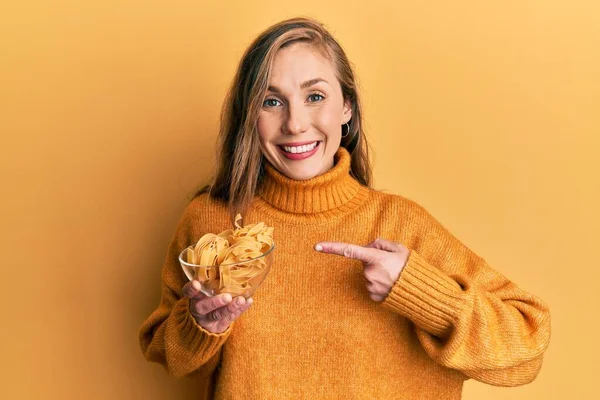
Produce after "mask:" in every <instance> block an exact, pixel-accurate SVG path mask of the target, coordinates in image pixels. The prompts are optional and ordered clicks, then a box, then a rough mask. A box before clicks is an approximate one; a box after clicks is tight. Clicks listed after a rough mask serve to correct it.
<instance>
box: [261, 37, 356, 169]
mask: <svg viewBox="0 0 600 400" xmlns="http://www.w3.org/2000/svg"><path fill="white" fill-rule="evenodd" d="M351 117H352V110H351V107H350V104H349V103H344V98H343V96H342V89H341V86H340V84H339V82H338V80H337V78H336V75H335V70H334V67H333V65H332V64H331V63H330V62H329V60H327V59H326V58H325V57H323V56H322V55H321V54H320V53H319V52H318V51H317V50H315V49H313V48H311V46H310V45H309V44H306V43H302V42H300V43H294V44H292V45H290V46H288V47H284V48H283V49H281V50H279V51H278V52H277V54H276V55H275V59H274V60H273V66H272V70H271V80H270V81H269V88H268V90H267V93H266V95H265V99H264V102H263V107H262V110H261V112H260V115H259V118H258V122H257V128H258V134H259V136H260V144H261V150H262V153H263V155H264V156H265V157H266V159H267V160H268V161H269V162H270V163H271V164H272V165H273V166H274V167H275V168H276V169H277V170H278V171H279V172H281V173H282V174H284V175H286V176H287V177H289V178H292V179H296V180H306V179H310V178H313V177H315V176H318V175H321V174H323V173H325V172H327V171H328V170H329V169H331V168H332V167H333V165H334V160H333V157H334V155H335V153H336V151H337V150H338V148H339V146H340V142H341V134H342V125H343V124H345V123H346V122H348V121H349V120H350V118H351Z"/></svg>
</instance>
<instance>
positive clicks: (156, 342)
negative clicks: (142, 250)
mask: <svg viewBox="0 0 600 400" xmlns="http://www.w3.org/2000/svg"><path fill="white" fill-rule="evenodd" d="M190 208H191V207H190V206H188V208H187V209H186V211H185V212H184V215H183V216H182V218H181V219H180V221H179V224H178V227H177V230H176V232H175V235H174V237H173V239H172V241H171V244H170V246H169V249H168V252H167V257H166V260H165V262H164V265H163V268H162V274H161V276H162V295H161V300H160V304H159V306H158V308H157V309H156V310H154V312H152V314H151V315H150V316H149V317H148V318H147V319H146V321H144V323H143V324H142V326H141V328H140V331H139V342H140V346H141V349H142V352H143V353H144V356H145V358H146V359H147V360H148V361H152V362H157V363H160V364H162V365H163V366H164V367H165V368H166V369H167V371H168V373H169V374H170V375H172V376H174V377H177V378H180V377H184V376H189V375H192V374H193V375H195V376H201V377H204V378H208V377H210V376H211V374H212V373H213V372H214V370H215V369H216V367H217V365H218V364H219V361H220V354H221V346H222V345H223V344H224V343H225V341H226V340H227V338H228V337H229V335H230V334H231V331H232V329H233V325H234V324H235V323H233V324H231V325H230V326H229V328H228V329H227V330H226V331H224V332H223V333H220V334H214V333H212V332H209V331H207V330H205V329H204V328H202V327H201V326H200V325H198V323H197V322H196V320H195V319H194V317H193V316H192V314H191V313H190V311H189V299H188V298H186V297H183V296H182V295H181V289H182V288H183V286H184V284H185V283H186V282H188V279H187V278H186V276H185V274H184V273H183V270H182V269H181V266H180V264H179V259H178V257H179V254H180V252H181V251H182V250H183V249H184V248H185V247H186V246H188V245H189V244H191V240H192V238H191V234H190V231H191V224H193V223H194V219H193V218H192V217H191V212H190Z"/></svg>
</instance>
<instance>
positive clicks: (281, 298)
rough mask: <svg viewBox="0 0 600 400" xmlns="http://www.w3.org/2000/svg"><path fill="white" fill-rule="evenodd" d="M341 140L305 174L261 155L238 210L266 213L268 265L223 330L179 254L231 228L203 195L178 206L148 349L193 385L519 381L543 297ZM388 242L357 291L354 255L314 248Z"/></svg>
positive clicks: (541, 331) (419, 385) (279, 387)
mask: <svg viewBox="0 0 600 400" xmlns="http://www.w3.org/2000/svg"><path fill="white" fill-rule="evenodd" d="M349 167H350V156H349V154H348V152H347V151H346V150H345V149H343V148H340V150H339V151H338V152H337V154H336V158H335V166H334V168H333V169H332V170H330V171H328V172H327V173H325V174H324V175H321V176H318V177H315V178H313V179H310V180H308V181H294V180H291V179H289V178H287V177H285V176H283V175H282V174H280V173H278V172H277V171H276V170H274V169H273V168H272V167H270V166H268V167H267V176H266V179H265V182H264V185H263V187H262V189H261V194H260V196H257V197H256V198H255V200H254V202H253V204H252V208H251V210H250V212H249V213H248V214H247V215H246V217H245V219H244V223H255V222H260V221H264V222H265V223H267V224H268V225H271V226H273V227H275V235H274V237H275V242H276V246H277V247H276V249H275V251H274V253H275V257H274V263H273V267H272V269H271V271H270V273H269V275H268V277H267V279H266V280H265V282H264V283H263V285H262V286H261V287H260V288H259V289H258V291H257V292H256V294H255V295H254V304H253V306H252V307H251V308H250V309H249V310H248V311H247V312H246V313H244V314H243V315H242V316H241V317H240V318H239V319H238V320H237V321H235V322H234V323H233V324H232V325H231V326H230V327H229V328H228V329H227V330H226V331H225V332H224V333H222V334H213V333H210V332H208V331H206V330H204V329H203V328H202V327H201V326H199V325H198V324H197V323H196V321H195V320H194V318H193V317H192V315H191V314H190V312H189V308H188V307H189V302H188V299H186V298H182V296H181V293H180V291H181V288H182V287H183V285H184V284H185V283H186V282H187V278H186V277H185V275H184V273H183V271H182V270H181V267H180V265H179V263H178V260H177V256H178V254H179V253H180V251H181V250H182V249H183V248H184V247H185V246H187V245H190V244H192V243H195V242H196V241H197V240H198V239H199V238H200V237H201V236H202V235H204V234H205V233H207V232H214V233H218V232H221V231H222V230H224V229H227V228H230V227H231V226H230V225H229V216H228V214H227V210H226V208H225V206H224V205H223V204H221V203H220V202H218V201H215V200H213V199H210V198H209V197H208V196H207V195H201V196H199V197H197V198H195V199H194V200H193V201H192V202H191V203H190V204H189V206H188V207H187V209H186V210H185V212H184V214H183V216H182V218H181V220H180V222H179V225H178V227H177V230H176V233H175V235H174V238H173V241H172V242H171V245H170V247H169V249H168V254H167V257H166V261H165V264H164V267H163V270H162V298H161V301H160V305H159V306H158V308H157V309H156V310H155V311H154V312H153V313H152V314H151V315H150V316H149V317H148V319H147V320H146V321H145V322H144V323H143V325H142V327H141V330H140V336H139V339H140V345H141V348H142V351H143V353H144V355H145V357H146V359H147V360H149V361H154V362H158V363H161V364H162V365H164V366H165V367H166V369H167V370H168V372H169V373H170V374H171V375H173V376H175V377H183V376H191V377H193V378H194V379H199V380H202V381H203V382H204V388H205V389H204V390H203V393H200V394H199V398H213V396H214V398H216V399H253V400H256V399H380V400H381V399H404V400H408V399H419V400H423V399H435V400H442V399H459V398H460V397H461V391H462V386H463V381H464V380H466V379H469V378H473V379H476V380H479V381H482V382H485V383H489V384H492V385H498V386H515V385H521V384H526V383H528V382H531V381H532V380H533V379H534V378H535V377H536V375H537V374H538V372H539V370H540V367H541V365H542V356H543V353H544V350H545V349H546V347H547V346H548V341H549V337H550V317H549V313H548V308H547V307H546V305H544V303H543V302H542V301H540V299H538V298H537V297H535V296H534V295H532V294H530V293H528V292H526V291H524V290H522V289H520V288H519V287H517V286H516V285H515V284H514V283H512V282H511V281H509V280H508V279H507V278H506V277H504V276H503V275H501V274H500V273H499V272H497V271H496V270H494V269H492V268H491V267H490V266H489V265H488V264H487V263H486V261H485V260H484V259H483V258H481V257H479V256H478V255H476V254H474V253H473V252H472V251H470V250H469V249H468V248H467V247H465V245H463V244H462V243H461V242H460V241H459V240H458V239H457V238H455V237H454V236H453V235H452V234H451V233H449V232H448V230H446V229H445V228H444V227H443V226H442V225H441V224H440V223H439V222H438V221H436V220H435V219H434V218H433V217H432V215H431V214H429V213H428V212H427V211H426V210H425V209H423V208H422V207H421V206H419V205H418V204H416V203H415V202H413V201H411V200H408V199H407V198H404V197H401V196H397V195H392V194H386V193H382V192H380V191H376V190H372V189H368V188H365V187H363V186H361V185H360V184H359V183H358V182H357V181H356V180H355V179H353V178H352V177H351V176H350V174H349ZM377 237H381V238H385V239H388V240H392V241H396V242H400V243H402V244H404V245H405V246H406V247H408V248H409V249H410V250H411V253H410V256H409V259H408V261H407V264H406V266H405V268H404V269H403V270H402V273H401V274H400V277H399V278H398V280H397V281H396V283H395V285H394V286H393V288H392V291H391V292H390V294H389V296H388V297H387V298H386V299H385V301H383V302H375V301H373V300H371V299H370V298H369V297H368V293H367V291H366V289H365V281H364V278H363V275H362V265H361V263H360V262H358V261H355V260H351V259H347V258H344V257H338V256H333V255H327V254H321V253H317V252H316V251H314V250H313V246H314V244H315V243H316V242H319V241H342V242H349V243H355V244H362V245H364V244H367V243H369V242H371V241H372V240H374V239H375V238H377Z"/></svg>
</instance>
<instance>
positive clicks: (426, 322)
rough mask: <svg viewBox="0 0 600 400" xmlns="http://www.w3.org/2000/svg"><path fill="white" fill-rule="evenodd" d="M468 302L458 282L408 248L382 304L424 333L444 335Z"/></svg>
mask: <svg viewBox="0 0 600 400" xmlns="http://www.w3.org/2000/svg"><path fill="white" fill-rule="evenodd" d="M467 305H468V300H467V298H466V296H464V292H463V291H462V289H461V287H460V285H459V284H458V283H457V282H456V281H454V280H453V279H452V278H450V277H449V276H448V275H446V274H445V273H444V272H443V271H441V270H439V269H438V268H436V267H434V266H432V265H430V264H429V263H428V262H427V261H426V260H425V259H423V258H422V257H421V256H420V255H419V254H418V253H417V252H416V251H414V250H411V252H410V255H409V257H408V261H407V262H406V265H405V266H404V269H403V270H402V272H401V273H400V277H399V278H398V280H397V281H396V283H395V284H394V286H393V287H392V290H391V291H390V293H389V295H388V296H387V297H386V298H385V300H384V301H383V303H382V306H383V307H385V308H388V309H390V310H392V311H394V312H397V313H399V314H402V315H404V316H406V317H407V318H408V319H410V320H411V321H413V322H414V323H415V325H417V326H418V327H420V328H422V329H424V330H425V331H426V332H428V333H430V334H432V335H435V336H438V337H441V338H444V337H446V336H448V333H449V332H450V329H451V328H452V325H454V324H455V322H456V321H457V320H458V316H459V315H461V312H462V310H463V309H464V308H465V307H466V306H467Z"/></svg>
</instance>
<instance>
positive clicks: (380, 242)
mask: <svg viewBox="0 0 600 400" xmlns="http://www.w3.org/2000/svg"><path fill="white" fill-rule="evenodd" d="M365 247H368V248H371V249H379V250H385V251H390V252H392V253H395V252H398V251H400V246H399V245H398V243H395V242H392V241H389V240H386V239H382V238H377V239H375V240H373V241H372V242H371V243H369V244H368V245H366V246H365Z"/></svg>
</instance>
